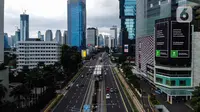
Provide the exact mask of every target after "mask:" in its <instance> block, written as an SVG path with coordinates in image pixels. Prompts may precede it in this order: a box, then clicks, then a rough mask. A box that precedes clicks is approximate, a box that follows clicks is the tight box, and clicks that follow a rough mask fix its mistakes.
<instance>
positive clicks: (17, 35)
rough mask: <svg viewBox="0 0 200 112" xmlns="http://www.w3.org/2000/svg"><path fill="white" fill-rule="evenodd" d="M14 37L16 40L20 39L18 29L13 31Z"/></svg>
mask: <svg viewBox="0 0 200 112" xmlns="http://www.w3.org/2000/svg"><path fill="white" fill-rule="evenodd" d="M15 38H16V41H20V29H17V31H15Z"/></svg>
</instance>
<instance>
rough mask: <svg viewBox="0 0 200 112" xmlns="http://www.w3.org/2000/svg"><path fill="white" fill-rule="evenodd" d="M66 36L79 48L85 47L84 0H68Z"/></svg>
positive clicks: (72, 44) (71, 43)
mask: <svg viewBox="0 0 200 112" xmlns="http://www.w3.org/2000/svg"><path fill="white" fill-rule="evenodd" d="M68 38H69V41H70V43H69V44H70V45H71V46H76V47H78V49H79V50H81V49H85V47H86V1H85V0H68Z"/></svg>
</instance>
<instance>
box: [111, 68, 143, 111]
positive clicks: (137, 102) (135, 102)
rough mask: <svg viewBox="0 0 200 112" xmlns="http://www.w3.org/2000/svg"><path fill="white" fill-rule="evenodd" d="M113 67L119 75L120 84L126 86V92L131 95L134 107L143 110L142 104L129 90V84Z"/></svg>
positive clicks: (116, 69)
mask: <svg viewBox="0 0 200 112" xmlns="http://www.w3.org/2000/svg"><path fill="white" fill-rule="evenodd" d="M114 69H115V72H116V73H117V76H118V77H119V79H120V81H121V82H122V84H123V85H124V87H125V88H126V91H127V92H128V94H129V96H132V97H131V100H132V102H133V103H134V104H135V107H136V108H137V110H138V111H139V112H145V110H144V108H143V106H142V105H141V104H140V102H139V100H138V99H137V97H136V96H135V94H134V93H133V91H132V90H131V88H130V86H129V85H128V84H127V82H126V80H125V79H124V77H123V76H122V74H121V73H120V72H119V70H118V68H116V67H115V68H114Z"/></svg>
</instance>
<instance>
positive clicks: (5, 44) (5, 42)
mask: <svg viewBox="0 0 200 112" xmlns="http://www.w3.org/2000/svg"><path fill="white" fill-rule="evenodd" d="M4 48H5V49H7V48H10V45H9V44H8V34H7V33H4Z"/></svg>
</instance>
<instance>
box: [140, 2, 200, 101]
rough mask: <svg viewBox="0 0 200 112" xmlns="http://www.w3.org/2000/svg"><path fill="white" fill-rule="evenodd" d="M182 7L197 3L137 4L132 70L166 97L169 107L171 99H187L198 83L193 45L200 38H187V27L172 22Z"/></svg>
mask: <svg viewBox="0 0 200 112" xmlns="http://www.w3.org/2000/svg"><path fill="white" fill-rule="evenodd" d="M184 5H186V6H191V7H192V8H193V7H195V6H197V5H200V3H199V2H197V1H194V0H162V1H160V0H151V1H150V0H141V1H140V0H137V15H136V18H137V19H136V20H137V22H136V23H137V25H136V29H137V33H136V37H137V38H136V68H137V70H138V71H140V72H142V73H141V74H144V75H142V76H143V77H145V78H146V79H147V80H148V81H149V82H150V83H152V84H155V86H156V87H157V88H159V89H160V90H161V91H162V92H163V93H164V94H166V96H167V98H166V99H167V101H168V102H169V103H171V104H172V103H173V96H176V98H182V99H186V100H187V99H189V98H190V97H191V96H192V93H191V91H192V89H193V87H195V86H197V85H198V84H199V82H200V76H199V72H197V71H199V70H197V68H198V67H199V66H200V65H199V61H198V60H199V59H198V58H197V57H199V53H198V51H199V50H200V48H199V47H197V44H199V43H198V40H197V41H195V40H196V39H197V38H198V36H199V35H200V34H198V33H193V34H191V32H192V31H191V28H190V27H191V23H179V22H177V21H176V9H177V8H178V7H179V6H184ZM191 36H192V37H191ZM191 38H192V39H191ZM194 50H195V52H194ZM196 67H197V68H196ZM198 69H199V68H198Z"/></svg>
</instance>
